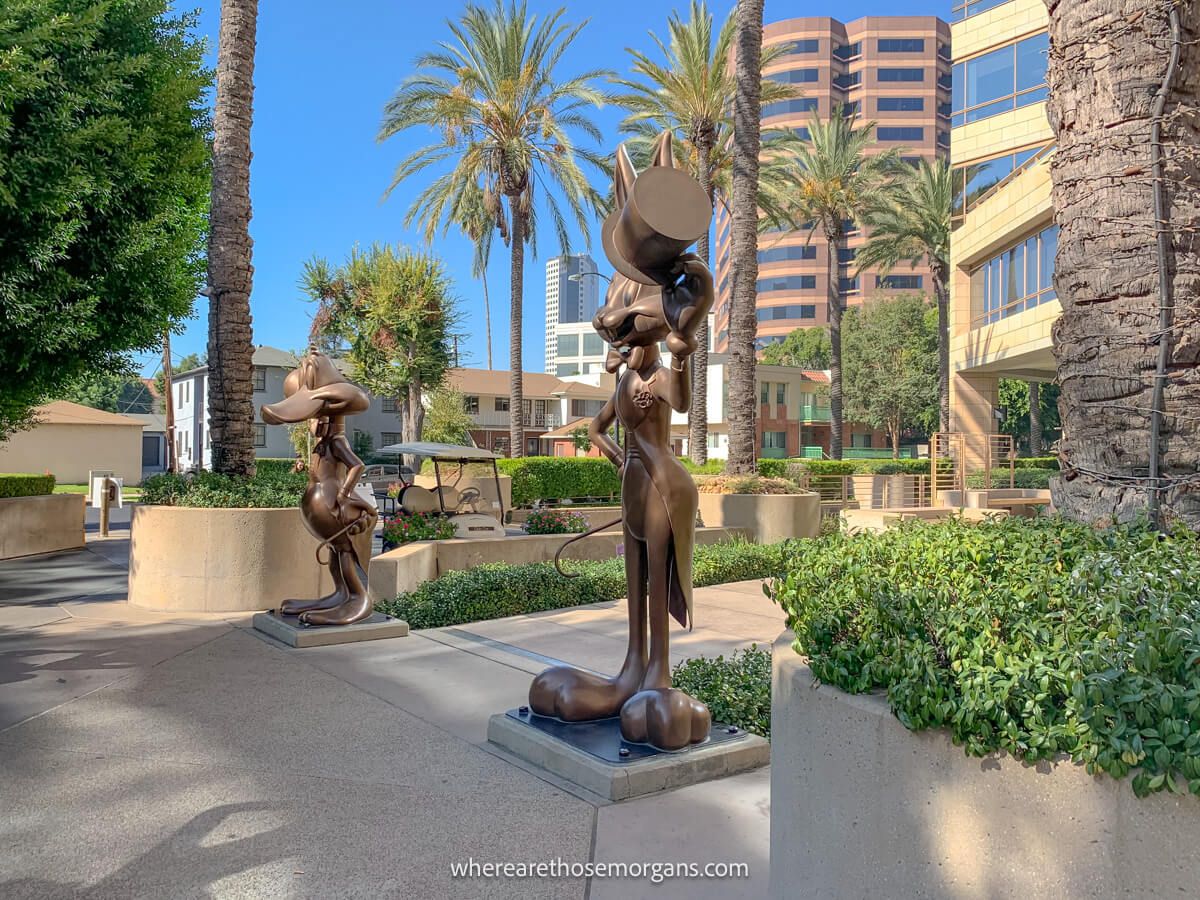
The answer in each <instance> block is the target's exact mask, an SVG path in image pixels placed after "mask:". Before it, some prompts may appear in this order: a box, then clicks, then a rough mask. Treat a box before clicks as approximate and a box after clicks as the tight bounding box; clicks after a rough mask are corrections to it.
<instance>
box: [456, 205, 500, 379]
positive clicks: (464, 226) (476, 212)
mask: <svg viewBox="0 0 1200 900" xmlns="http://www.w3.org/2000/svg"><path fill="white" fill-rule="evenodd" d="M458 227H459V228H460V229H461V230H462V233H463V234H465V235H466V236H467V237H468V238H470V240H471V243H472V244H474V246H475V255H474V256H473V257H472V259H471V276H472V277H473V278H478V279H479V282H480V284H482V285H483V327H484V331H485V332H486V338H487V367H488V371H491V368H492V309H491V303H490V302H489V301H488V286H487V270H488V262H489V261H490V260H491V258H492V238H494V237H495V236H496V217H495V216H494V215H491V214H490V213H488V210H487V206H486V204H485V203H484V199H483V191H481V190H479V186H478V185H472V189H471V190H469V191H468V192H467V193H466V195H465V196H464V197H463V202H462V205H461V207H460V208H459V211H458Z"/></svg>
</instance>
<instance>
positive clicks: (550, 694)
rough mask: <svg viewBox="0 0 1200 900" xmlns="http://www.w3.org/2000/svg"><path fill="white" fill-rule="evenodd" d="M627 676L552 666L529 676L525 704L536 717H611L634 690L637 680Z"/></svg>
mask: <svg viewBox="0 0 1200 900" xmlns="http://www.w3.org/2000/svg"><path fill="white" fill-rule="evenodd" d="M631 676H632V673H629V674H628V675H624V677H623V676H622V675H618V676H617V677H616V678H603V677H601V676H599V675H593V674H592V673H591V672H584V671H582V670H580V669H573V668H571V667H570V666H555V667H554V668H553V669H547V670H546V671H545V672H543V673H542V674H541V675H539V676H537V678H535V679H533V684H532V685H530V688H529V706H530V708H531V709H532V710H533V711H534V712H535V713H537V714H538V715H539V716H554V717H555V718H558V719H563V720H564V721H567V722H588V721H591V720H592V719H611V718H612V717H613V716H615V715H617V713H619V712H620V711H621V706H622V705H623V704H624V703H625V701H626V700H628V699H629V698H630V697H632V696H633V694H634V693H635V692H636V691H637V679H636V678H634V677H631Z"/></svg>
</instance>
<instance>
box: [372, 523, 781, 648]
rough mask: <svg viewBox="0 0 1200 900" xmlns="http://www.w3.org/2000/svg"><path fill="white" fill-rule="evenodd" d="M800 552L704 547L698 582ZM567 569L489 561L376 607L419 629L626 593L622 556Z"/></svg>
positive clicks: (771, 568) (768, 569)
mask: <svg viewBox="0 0 1200 900" xmlns="http://www.w3.org/2000/svg"><path fill="white" fill-rule="evenodd" d="M794 551H795V547H794V546H792V547H791V548H790V549H789V545H788V544H787V543H782V544H750V543H746V542H743V541H732V542H728V543H722V544H709V545H707V546H703V547H697V548H696V552H695V556H694V558H693V560H694V561H693V564H692V576H693V581H694V583H695V585H696V587H704V586H705V585H710V584H725V583H728V582H731V581H744V580H746V579H750V578H768V577H772V576H777V575H780V574H781V573H782V572H783V561H784V559H785V557H786V556H788V555H789V554H791V553H794ZM563 568H564V569H565V570H567V571H570V572H572V573H578V577H576V578H564V577H563V576H562V575H559V574H558V572H557V571H555V568H554V566H553V565H551V564H550V563H526V564H524V565H516V566H514V565H507V564H504V563H490V564H487V565H482V566H476V567H475V568H473V569H469V570H466V571H454V572H447V573H446V574H445V575H442V576H441V577H440V578H437V579H435V580H433V581H426V582H425V583H424V584H422V585H421V586H420V587H418V588H417V589H416V590H415V591H412V592H410V593H406V594H401V595H400V596H398V597H397V598H396V599H395V600H391V601H386V602H381V603H378V604H376V606H377V608H378V609H379V611H380V612H385V613H387V614H388V615H391V616H396V617H397V618H400V619H404V620H405V621H406V622H408V624H409V625H410V626H412V627H413V628H441V627H445V626H447V625H460V624H462V623H464V622H478V621H482V620H485V619H499V618H503V617H504V616H516V615H522V614H524V613H532V612H541V611H543V610H548V609H561V608H563V607H568V606H580V605H582V604H585V603H598V602H600V601H602V600H618V599H620V598H621V597H624V596H625V561H624V560H623V559H621V558H619V557H617V558H614V559H606V560H603V561H600V562H583V561H577V560H567V561H566V562H565V563H564V565H563Z"/></svg>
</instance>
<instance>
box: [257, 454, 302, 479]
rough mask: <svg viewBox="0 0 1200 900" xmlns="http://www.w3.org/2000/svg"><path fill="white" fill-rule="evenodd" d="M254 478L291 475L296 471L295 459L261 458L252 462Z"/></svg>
mask: <svg viewBox="0 0 1200 900" xmlns="http://www.w3.org/2000/svg"><path fill="white" fill-rule="evenodd" d="M254 468H255V477H256V478H273V477H276V476H286V475H291V474H293V473H294V472H295V471H296V460H295V459H280V458H278V457H261V458H259V459H256V460H255V461H254Z"/></svg>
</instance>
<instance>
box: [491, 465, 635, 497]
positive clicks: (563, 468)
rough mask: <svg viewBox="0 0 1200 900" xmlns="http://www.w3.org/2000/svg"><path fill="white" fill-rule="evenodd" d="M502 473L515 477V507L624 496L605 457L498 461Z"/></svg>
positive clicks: (513, 487) (513, 488)
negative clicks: (574, 499) (541, 501)
mask: <svg viewBox="0 0 1200 900" xmlns="http://www.w3.org/2000/svg"><path fill="white" fill-rule="evenodd" d="M498 465H499V468H500V472H501V474H504V475H509V476H511V477H512V502H513V505H514V506H530V505H532V504H533V503H534V502H535V501H537V500H569V499H572V498H576V497H605V498H610V497H615V496H617V495H618V494H620V493H621V480H620V479H619V478H617V470H616V468H615V467H614V466H613V464H612V463H610V462H609V461H608V460H607V459H605V458H604V457H597V456H526V457H522V458H520V459H502V460H499V461H498Z"/></svg>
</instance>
